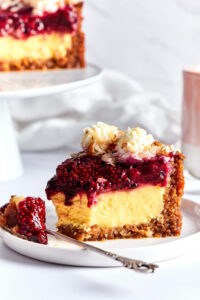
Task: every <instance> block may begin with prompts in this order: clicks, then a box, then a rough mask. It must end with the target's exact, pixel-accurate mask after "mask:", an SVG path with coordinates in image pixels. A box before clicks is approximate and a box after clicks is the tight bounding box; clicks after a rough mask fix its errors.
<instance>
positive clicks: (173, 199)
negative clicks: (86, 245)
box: [58, 153, 184, 241]
mask: <svg viewBox="0 0 200 300" xmlns="http://www.w3.org/2000/svg"><path fill="white" fill-rule="evenodd" d="M183 161H184V155H183V154H181V153H179V154H176V155H175V157H174V163H173V171H172V173H171V174H170V178H169V184H168V185H167V187H166V191H165V195H164V209H163V211H162V213H161V217H160V218H159V219H152V220H151V222H149V223H148V224H140V225H138V226H133V225H128V224H127V225H125V226H122V227H114V228H106V227H104V228H103V227H99V226H98V225H93V226H91V227H90V228H89V230H87V231H86V230H84V229H83V228H79V227H75V226H73V225H62V226H60V227H58V231H59V232H61V233H63V234H65V235H68V236H70V237H72V238H75V239H77V240H80V241H97V240H105V239H128V238H144V237H167V236H178V235H180V233H181V228H182V216H181V211H180V203H181V197H182V195H183V189H184V175H183V170H184V167H183Z"/></svg>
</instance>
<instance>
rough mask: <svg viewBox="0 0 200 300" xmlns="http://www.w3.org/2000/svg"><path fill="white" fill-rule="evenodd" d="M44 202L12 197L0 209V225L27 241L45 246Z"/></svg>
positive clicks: (29, 198)
mask: <svg viewBox="0 0 200 300" xmlns="http://www.w3.org/2000/svg"><path fill="white" fill-rule="evenodd" d="M45 221H46V214H45V202H44V201H43V200H42V199H40V198H33V197H26V198H24V197H22V196H20V197H17V196H12V197H11V199H10V202H9V203H7V204H5V205H4V206H2V207H1V208H0V224H1V225H4V226H6V227H8V228H10V229H11V231H12V232H13V234H20V235H23V236H25V237H26V238H27V239H28V240H29V241H32V242H36V243H40V244H44V245H46V244H47V243H48V240H47V234H46V225H45Z"/></svg>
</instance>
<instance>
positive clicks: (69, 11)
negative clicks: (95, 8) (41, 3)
mask: <svg viewBox="0 0 200 300" xmlns="http://www.w3.org/2000/svg"><path fill="white" fill-rule="evenodd" d="M32 11H33V9H32V8H31V7H24V8H23V9H21V10H19V11H16V12H14V11H11V10H10V9H9V8H8V9H7V10H2V9H0V36H7V35H11V36H13V37H15V38H18V39H23V38H27V37H29V36H32V35H36V34H44V33H52V32H59V33H73V32H74V31H76V29H77V26H78V14H77V11H76V8H75V7H74V6H73V5H70V4H68V5H65V7H63V8H60V9H58V10H57V11H56V12H53V13H49V12H44V13H43V14H42V16H37V15H34V14H33V12H32Z"/></svg>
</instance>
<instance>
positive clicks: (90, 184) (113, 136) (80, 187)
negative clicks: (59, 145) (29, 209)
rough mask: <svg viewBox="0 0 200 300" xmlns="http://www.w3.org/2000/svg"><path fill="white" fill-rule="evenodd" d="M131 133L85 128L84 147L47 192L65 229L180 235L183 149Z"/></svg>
mask: <svg viewBox="0 0 200 300" xmlns="http://www.w3.org/2000/svg"><path fill="white" fill-rule="evenodd" d="M107 126H108V125H107ZM128 132H129V137H128V139H127V134H128ZM128 132H127V131H126V132H122V131H117V130H116V129H115V128H112V126H108V127H106V125H105V124H102V123H100V124H98V125H97V126H96V127H93V128H89V129H86V130H85V134H84V138H83V141H82V146H83V150H84V151H83V152H81V153H79V154H78V155H75V156H74V155H73V157H72V158H71V159H67V160H66V161H65V162H63V163H62V164H61V165H59V166H58V168H57V171H56V175H55V176H54V177H53V178H52V179H51V180H50V181H49V182H48V184H47V189H46V192H47V197H48V199H50V200H52V201H53V203H54V205H55V208H56V211H57V215H58V223H57V227H58V230H59V231H60V232H62V233H64V234H66V235H69V236H71V237H73V238H76V239H79V240H85V241H87V240H88V241H93V240H102V239H116V238H141V237H165V236H177V235H179V234H180V232H181V226H182V217H181V212H180V203H181V197H182V195H183V188H184V176H183V161H184V156H183V154H182V153H180V151H177V150H175V149H173V147H171V146H165V145H162V144H161V143H158V142H155V141H154V140H153V138H151V137H150V136H147V134H146V133H145V132H144V131H143V130H142V129H138V128H136V129H132V130H131V131H129V130H128ZM140 134H141V135H140ZM142 139H143V141H142ZM139 144H140V145H139ZM122 150H123V151H122ZM134 151H135V152H134Z"/></svg>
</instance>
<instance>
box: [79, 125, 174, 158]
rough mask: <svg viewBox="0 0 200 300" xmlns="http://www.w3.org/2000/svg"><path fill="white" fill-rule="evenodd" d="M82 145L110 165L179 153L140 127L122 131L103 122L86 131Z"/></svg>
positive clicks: (90, 153) (86, 150) (89, 152)
mask: <svg viewBox="0 0 200 300" xmlns="http://www.w3.org/2000/svg"><path fill="white" fill-rule="evenodd" d="M81 144H82V148H83V150H84V151H85V152H86V153H87V154H89V155H92V156H98V155H102V160H104V161H106V162H109V163H114V161H115V160H121V161H125V160H127V159H129V158H134V159H137V160H142V159H145V158H147V159H150V158H151V157H154V156H156V155H167V154H169V153H171V152H173V153H175V152H179V151H178V150H176V149H175V148H174V146H171V145H163V144H162V143H159V142H157V141H155V140H154V138H153V136H152V135H151V134H148V133H147V132H146V130H144V129H142V128H140V127H136V128H128V129H127V130H126V131H120V130H118V129H117V127H115V126H110V125H108V124H105V123H102V122H98V123H97V125H93V126H92V127H89V128H86V129H85V130H84V134H83V138H82V143H81Z"/></svg>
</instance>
